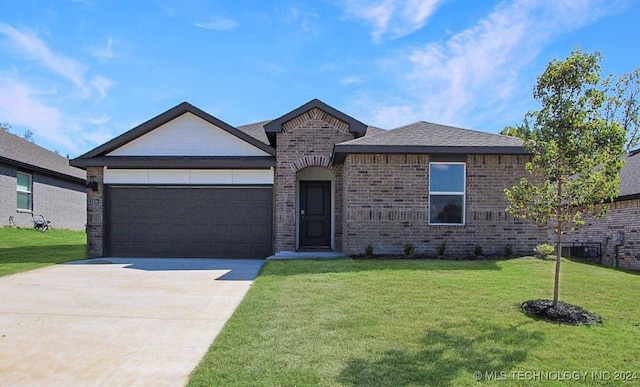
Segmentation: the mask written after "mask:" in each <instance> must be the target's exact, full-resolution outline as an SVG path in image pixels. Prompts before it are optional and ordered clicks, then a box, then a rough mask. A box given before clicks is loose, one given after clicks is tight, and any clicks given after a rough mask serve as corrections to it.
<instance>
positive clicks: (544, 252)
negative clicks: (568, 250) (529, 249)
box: [533, 243, 555, 259]
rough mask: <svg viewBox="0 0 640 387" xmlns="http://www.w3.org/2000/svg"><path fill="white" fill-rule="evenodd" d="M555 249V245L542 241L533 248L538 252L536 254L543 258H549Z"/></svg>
mask: <svg viewBox="0 0 640 387" xmlns="http://www.w3.org/2000/svg"><path fill="white" fill-rule="evenodd" d="M554 250H555V248H554V247H553V245H550V244H548V243H542V244H539V245H538V246H536V247H534V248H533V252H534V253H536V256H537V257H538V258H542V259H548V258H549V255H551V254H553V251H554Z"/></svg>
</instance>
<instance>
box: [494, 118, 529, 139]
mask: <svg viewBox="0 0 640 387" xmlns="http://www.w3.org/2000/svg"><path fill="white" fill-rule="evenodd" d="M500 134H504V135H505V136H513V137H519V138H521V139H523V140H528V139H529V138H530V137H531V127H530V125H529V120H528V119H527V118H525V119H524V122H523V123H522V124H521V125H516V126H505V127H504V129H502V130H501V131H500Z"/></svg>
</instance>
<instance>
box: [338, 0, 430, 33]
mask: <svg viewBox="0 0 640 387" xmlns="http://www.w3.org/2000/svg"><path fill="white" fill-rule="evenodd" d="M442 1H443V0H346V1H345V3H344V9H345V12H346V13H347V15H349V16H350V17H353V18H356V19H362V20H364V21H365V22H366V23H368V24H370V25H371V26H372V27H373V31H372V32H371V36H372V37H373V40H374V41H376V42H379V41H381V40H383V39H397V38H399V37H402V36H405V35H409V34H411V33H412V32H415V31H417V30H419V29H421V28H422V27H424V26H425V24H426V23H427V20H428V19H429V17H430V16H431V15H432V14H433V13H434V12H435V10H436V8H438V5H440V3H442Z"/></svg>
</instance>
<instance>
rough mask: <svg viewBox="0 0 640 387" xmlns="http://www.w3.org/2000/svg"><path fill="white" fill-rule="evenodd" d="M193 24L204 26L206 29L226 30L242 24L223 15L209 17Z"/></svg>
mask: <svg viewBox="0 0 640 387" xmlns="http://www.w3.org/2000/svg"><path fill="white" fill-rule="evenodd" d="M193 25H194V26H196V27H200V28H204V29H206V30H214V31H226V30H232V29H234V28H236V27H237V26H239V25H240V24H239V23H238V22H237V21H235V20H233V19H227V18H223V17H214V18H211V19H209V20H208V21H206V22H195V23H193Z"/></svg>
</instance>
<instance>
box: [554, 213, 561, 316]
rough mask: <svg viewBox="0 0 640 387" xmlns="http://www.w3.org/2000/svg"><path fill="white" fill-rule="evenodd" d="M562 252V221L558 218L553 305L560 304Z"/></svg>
mask: <svg viewBox="0 0 640 387" xmlns="http://www.w3.org/2000/svg"><path fill="white" fill-rule="evenodd" d="M561 254H562V222H561V221H560V220H559V219H558V228H557V229H556V271H555V275H554V277H553V307H554V308H555V307H556V306H558V288H559V287H560V256H561Z"/></svg>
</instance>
